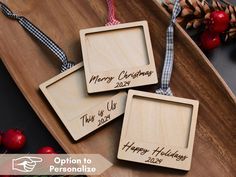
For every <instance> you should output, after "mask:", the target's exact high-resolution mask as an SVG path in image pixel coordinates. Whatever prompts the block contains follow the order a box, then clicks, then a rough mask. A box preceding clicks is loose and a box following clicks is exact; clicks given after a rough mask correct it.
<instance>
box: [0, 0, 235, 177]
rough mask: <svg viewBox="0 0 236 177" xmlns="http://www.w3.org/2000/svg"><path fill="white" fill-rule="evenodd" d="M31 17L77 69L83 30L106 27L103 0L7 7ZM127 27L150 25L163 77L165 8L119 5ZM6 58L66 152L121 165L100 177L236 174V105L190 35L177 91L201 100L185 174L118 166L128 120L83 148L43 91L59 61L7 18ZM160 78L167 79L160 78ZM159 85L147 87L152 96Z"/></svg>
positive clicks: (178, 39)
mask: <svg viewBox="0 0 236 177" xmlns="http://www.w3.org/2000/svg"><path fill="white" fill-rule="evenodd" d="M3 2H5V3H6V2H7V5H8V6H9V7H10V8H12V10H13V11H15V12H16V13H19V14H21V15H24V16H26V17H27V18H29V19H30V20H31V21H32V22H33V23H34V24H36V25H37V26H38V27H39V28H41V29H42V30H43V31H44V32H45V33H46V34H47V35H49V36H50V37H51V38H52V39H53V40H55V41H56V42H57V43H58V44H59V45H60V46H61V47H62V48H63V49H64V50H65V52H66V53H67V54H68V56H69V58H73V59H75V60H74V61H75V62H79V61H81V59H82V57H81V55H82V54H81V46H80V41H79V30H80V29H83V28H90V27H96V26H102V25H104V23H105V20H106V13H107V10H106V3H105V1H104V0H96V1H95V0H79V1H78V0H70V1H69V0H60V1H57V0H42V1H34V0H29V1H27V3H26V1H23V0H11V1H7V0H5V1H3ZM116 7H117V17H118V18H119V20H121V21H122V22H132V21H139V20H147V21H148V23H149V28H150V35H151V40H152V46H153V51H154V58H155V61H156V66H157V72H158V76H159V77H160V76H161V68H162V65H163V58H164V54H165V32H166V28H167V25H168V21H169V17H168V15H167V13H166V12H165V11H164V10H163V9H162V8H161V7H160V5H159V4H158V3H156V2H153V1H147V0H132V1H125V0H117V1H116ZM0 24H1V25H0V41H1V42H0V57H1V58H2V60H3V62H4V64H5V65H6V67H7V69H8V70H9V72H10V74H11V75H12V77H13V79H14V80H15V82H16V83H17V85H18V87H19V88H20V89H21V91H22V93H23V94H24V95H25V97H26V99H27V100H28V102H29V103H30V104H31V106H32V107H33V109H34V110H35V112H36V113H37V114H38V116H39V118H40V119H41V120H42V122H43V123H44V124H45V126H46V127H47V128H48V129H49V131H50V132H51V133H52V135H53V136H54V137H55V138H56V140H57V141H58V142H59V143H60V145H61V146H62V147H63V148H64V149H65V151H66V152H67V153H100V154H102V155H103V156H104V157H105V158H107V159H108V160H110V161H111V162H112V163H113V164H114V166H113V167H111V168H110V169H108V170H107V171H106V172H104V173H103V174H102V175H101V176H106V177H109V176H110V177H111V176H112V177H121V176H122V177H126V176H129V177H130V176H135V177H137V176H140V177H144V176H145V177H154V176H160V177H161V176H172V175H173V176H183V175H185V176H196V177H199V176H201V177H204V176H206V177H209V176H212V177H213V176H214V177H223V176H224V177H233V176H234V175H235V174H236V169H235V166H236V161H235V158H236V150H235V127H236V124H235V123H236V109H235V108H236V98H235V96H234V95H233V94H232V92H231V91H230V89H229V88H228V87H227V85H226V84H225V82H224V81H223V80H222V78H221V77H220V76H219V74H218V73H217V72H216V71H215V69H214V68H213V67H212V65H211V63H210V62H209V61H208V59H207V58H206V57H205V56H204V55H203V53H202V52H201V51H200V49H199V48H198V47H197V46H196V45H195V44H194V43H193V42H192V41H191V39H190V38H189V37H188V36H187V34H186V33H185V32H184V30H183V29H181V28H180V27H179V26H177V30H176V33H175V44H176V45H175V65H174V70H173V78H172V81H171V87H172V89H173V91H174V94H175V95H176V96H179V97H185V98H190V99H197V100H199V101H200V108H199V115H198V123H197V127H196V136H195V143H194V149H193V159H192V167H191V170H190V171H189V172H188V173H186V172H183V171H179V170H173V169H168V168H163V167H156V166H149V165H143V164H138V163H132V162H126V161H122V160H117V158H116V156H117V149H118V143H119V138H120V131H121V123H122V117H120V118H118V119H116V120H115V121H113V122H111V123H109V124H108V125H107V126H105V127H103V128H102V129H100V130H98V131H96V132H95V133H94V134H92V135H89V136H87V137H85V138H84V139H82V141H80V142H78V143H76V142H74V141H73V140H72V138H70V135H69V134H68V133H67V131H66V130H65V128H64V126H63V124H62V123H61V122H60V120H59V119H58V117H57V116H56V113H55V112H54V111H53V109H52V108H51V107H50V105H49V103H48V102H47V100H46V99H45V97H44V96H43V94H42V93H41V92H40V90H39V87H38V86H39V84H40V83H42V82H44V81H46V80H48V79H50V78H52V77H53V76H55V75H56V74H58V73H59V70H58V68H59V62H57V61H56V58H55V57H54V56H53V55H51V53H50V52H48V50H47V49H46V48H44V47H42V46H41V45H39V43H38V42H37V41H35V40H34V39H33V38H31V37H30V36H29V34H27V32H26V31H25V30H24V29H22V27H21V26H20V25H19V24H18V23H17V22H16V21H12V20H9V19H7V18H6V17H5V16H3V15H2V14H1V15H0ZM159 79H160V78H159ZM156 88H157V87H156V86H148V87H145V88H142V90H147V91H150V92H153V91H154V89H156Z"/></svg>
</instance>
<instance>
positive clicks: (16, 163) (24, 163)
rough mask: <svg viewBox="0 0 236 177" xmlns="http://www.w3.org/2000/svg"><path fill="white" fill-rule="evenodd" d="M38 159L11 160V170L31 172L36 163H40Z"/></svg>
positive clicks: (21, 158)
mask: <svg viewBox="0 0 236 177" xmlns="http://www.w3.org/2000/svg"><path fill="white" fill-rule="evenodd" d="M42 161H43V159H42V158H40V157H27V156H25V157H20V158H18V159H13V160H12V170H16V171H20V172H32V171H33V170H34V168H35V166H36V164H37V163H38V162H42Z"/></svg>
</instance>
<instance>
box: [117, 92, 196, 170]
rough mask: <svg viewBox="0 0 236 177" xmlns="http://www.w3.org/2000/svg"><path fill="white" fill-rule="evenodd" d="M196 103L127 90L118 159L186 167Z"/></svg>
mask: <svg viewBox="0 0 236 177" xmlns="http://www.w3.org/2000/svg"><path fill="white" fill-rule="evenodd" d="M198 105H199V102H198V101H196V100H190V99H185V98H179V97H173V96H163V95H158V94H154V93H148V92H142V91H134V90H130V91H129V93H128V98H127V103H126V109H125V115H124V120H123V126H122V133H121V138H120V145H119V150H118V158H119V159H122V160H128V161H134V162H140V163H145V164H151V165H157V166H163V167H170V168H176V169H181V170H189V169H190V165H191V159H192V150H193V143H194V135H195V127H196V123H197V113H198Z"/></svg>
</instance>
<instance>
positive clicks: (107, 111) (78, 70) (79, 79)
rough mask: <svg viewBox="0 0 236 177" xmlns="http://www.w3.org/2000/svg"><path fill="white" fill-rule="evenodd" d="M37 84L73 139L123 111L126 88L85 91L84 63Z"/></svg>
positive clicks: (105, 122) (82, 135)
mask: <svg viewBox="0 0 236 177" xmlns="http://www.w3.org/2000/svg"><path fill="white" fill-rule="evenodd" d="M39 87H40V89H41V91H42V92H43V94H44V95H45V97H46V98H47V100H48V101H49V103H50V104H51V106H52V107H53V109H54V110H55V111H56V113H57V115H58V116H59V118H60V119H61V121H62V122H63V123H64V125H65V127H66V128H67V130H68V131H69V132H70V134H71V135H72V137H73V139H74V140H79V139H81V138H82V137H84V136H85V135H87V134H89V133H91V132H92V131H94V130H96V129H98V128H99V127H102V126H103V125H105V124H107V123H108V122H110V121H111V120H113V119H115V118H117V117H118V116H120V115H122V114H123V113H124V107H125V101H126V95H127V94H126V92H107V93H101V94H96V95H88V93H87V92H86V82H85V77H84V68H83V63H79V64H77V65H75V66H74V67H72V68H71V69H68V70H67V71H65V72H63V73H61V74H59V75H57V76H55V77H53V78H52V79H50V80H48V81H46V82H44V83H43V84H41V85H40V86H39Z"/></svg>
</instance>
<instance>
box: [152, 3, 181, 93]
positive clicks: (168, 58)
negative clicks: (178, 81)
mask: <svg viewBox="0 0 236 177" xmlns="http://www.w3.org/2000/svg"><path fill="white" fill-rule="evenodd" d="M180 11H181V7H180V4H179V0H175V3H174V9H173V12H172V18H171V21H170V25H169V27H168V28H167V32H166V53H165V61H164V67H163V70H162V77H161V88H159V89H157V90H156V93H157V94H161V95H169V96H172V95H173V94H172V91H171V89H170V86H169V84H170V79H171V73H172V68H173V60H174V25H175V21H176V17H177V16H178V14H179V13H180Z"/></svg>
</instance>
